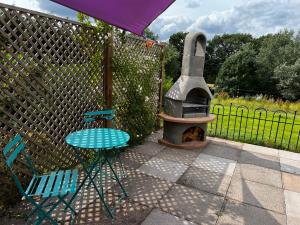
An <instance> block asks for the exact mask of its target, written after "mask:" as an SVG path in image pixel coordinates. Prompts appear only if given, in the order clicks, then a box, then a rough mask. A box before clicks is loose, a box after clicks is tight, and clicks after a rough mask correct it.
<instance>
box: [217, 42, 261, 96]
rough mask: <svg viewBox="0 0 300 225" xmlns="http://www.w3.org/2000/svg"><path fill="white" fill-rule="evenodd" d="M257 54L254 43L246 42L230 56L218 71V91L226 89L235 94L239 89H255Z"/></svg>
mask: <svg viewBox="0 0 300 225" xmlns="http://www.w3.org/2000/svg"><path fill="white" fill-rule="evenodd" d="M256 55H257V52H256V51H255V50H254V47H253V45H252V44H246V45H245V46H243V47H242V48H241V50H240V51H238V52H236V53H235V54H233V55H231V56H229V57H228V58H227V59H226V60H225V62H224V63H223V65H222V67H221V69H220V71H219V73H218V76H217V79H216V85H217V91H218V92H220V91H226V92H228V93H229V94H230V95H235V93H236V91H237V90H238V89H242V90H253V91H255V87H256V85H257V79H256V68H257V63H256Z"/></svg>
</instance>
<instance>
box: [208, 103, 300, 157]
mask: <svg viewBox="0 0 300 225" xmlns="http://www.w3.org/2000/svg"><path fill="white" fill-rule="evenodd" d="M211 113H212V114H214V115H215V121H214V122H212V123H210V125H209V126H208V135H210V136H215V137H221V138H226V139H230V140H236V141H241V142H247V143H253V144H258V145H264V146H270V147H274V148H280V149H287V150H290V151H296V152H299V151H300V115H298V113H297V111H295V112H287V111H283V110H277V111H271V110H268V109H265V108H256V109H250V108H248V107H247V106H245V105H233V104H230V105H227V106H225V105H221V104H216V105H213V106H212V107H211Z"/></svg>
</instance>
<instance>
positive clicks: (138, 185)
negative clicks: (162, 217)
mask: <svg viewBox="0 0 300 225" xmlns="http://www.w3.org/2000/svg"><path fill="white" fill-rule="evenodd" d="M123 185H124V188H125V190H126V192H127V194H128V196H129V198H130V199H132V200H134V201H136V202H139V203H140V204H142V205H146V206H149V207H155V206H157V203H158V201H159V200H160V199H161V198H162V197H163V196H164V195H165V194H166V193H167V191H168V190H169V189H170V188H171V186H172V185H173V184H172V183H170V182H168V181H166V180H161V179H158V178H155V177H152V176H148V175H145V174H141V173H137V172H136V173H135V174H132V176H130V177H128V178H126V179H125V180H124V181H123ZM114 190H115V191H116V192H118V193H120V189H119V187H115V189H114Z"/></svg>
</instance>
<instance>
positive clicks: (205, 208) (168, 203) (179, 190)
mask: <svg viewBox="0 0 300 225" xmlns="http://www.w3.org/2000/svg"><path fill="white" fill-rule="evenodd" d="M223 200H224V198H223V197H220V196H216V195H212V194H209V193H206V192H202V191H198V190H195V189H192V188H188V187H185V186H182V185H174V186H173V187H172V188H171V189H170V191H169V192H168V194H167V195H166V196H164V198H163V199H162V200H161V201H160V203H159V205H160V208H161V209H162V210H163V211H165V212H168V213H170V214H173V215H175V216H178V217H181V218H184V219H186V220H190V221H192V222H194V223H197V224H209V225H213V224H215V223H216V221H217V218H218V216H217V214H218V213H219V211H220V210H221V207H222V204H223Z"/></svg>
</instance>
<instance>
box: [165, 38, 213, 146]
mask: <svg viewBox="0 0 300 225" xmlns="http://www.w3.org/2000/svg"><path fill="white" fill-rule="evenodd" d="M205 49H206V37H205V35H204V34H202V33H189V34H188V35H187V36H186V38H185V43H184V53H183V60H182V70H181V76H180V77H179V78H178V80H177V81H176V83H175V84H174V85H173V86H172V88H171V89H170V90H169V91H168V92H167V94H166V95H165V107H164V111H165V112H164V113H161V114H160V115H159V116H160V117H161V118H162V119H163V120H164V135H163V139H160V140H159V142H160V143H161V144H165V145H167V146H170V147H175V148H185V149H190V148H197V147H198V148H199V147H203V146H205V145H206V144H207V141H206V132H207V123H208V122H210V121H212V120H213V119H214V116H213V115H210V114H209V109H210V102H211V99H212V94H211V92H210V90H209V88H208V86H207V84H206V82H205V80H204V77H203V70H204V62H205Z"/></svg>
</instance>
